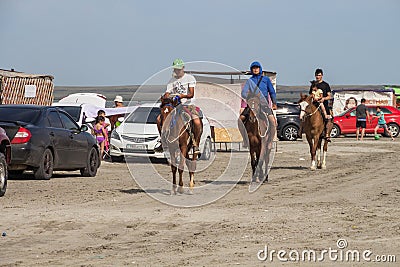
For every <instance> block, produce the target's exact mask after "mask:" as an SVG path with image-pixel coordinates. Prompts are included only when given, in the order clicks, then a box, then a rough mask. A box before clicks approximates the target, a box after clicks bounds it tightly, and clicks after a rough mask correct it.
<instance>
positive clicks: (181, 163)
mask: <svg viewBox="0 0 400 267" xmlns="http://www.w3.org/2000/svg"><path fill="white" fill-rule="evenodd" d="M180 152H181V155H180V157H179V169H178V173H179V187H178V192H179V193H180V194H182V193H183V170H184V169H185V161H186V158H185V155H186V153H187V146H181V149H180Z"/></svg>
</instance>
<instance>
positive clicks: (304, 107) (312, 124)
mask: <svg viewBox="0 0 400 267" xmlns="http://www.w3.org/2000/svg"><path fill="white" fill-rule="evenodd" d="M298 103H299V104H300V107H301V112H300V119H301V120H302V125H303V132H304V133H305V134H306V138H307V141H308V145H309V146H310V154H311V170H315V169H316V168H317V167H318V168H319V169H321V168H322V169H326V154H327V151H328V141H327V140H326V139H325V138H324V136H325V133H324V130H325V124H324V119H323V117H322V114H321V110H320V107H319V106H318V107H316V106H315V105H314V104H313V97H312V95H309V96H307V95H303V94H300V100H299V102H298ZM322 140H325V141H324V147H323V152H322V151H321V146H322ZM317 152H319V158H318V157H317V158H318V162H317V164H316V161H315V159H316V154H317Z"/></svg>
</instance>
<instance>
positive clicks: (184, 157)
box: [160, 98, 203, 194]
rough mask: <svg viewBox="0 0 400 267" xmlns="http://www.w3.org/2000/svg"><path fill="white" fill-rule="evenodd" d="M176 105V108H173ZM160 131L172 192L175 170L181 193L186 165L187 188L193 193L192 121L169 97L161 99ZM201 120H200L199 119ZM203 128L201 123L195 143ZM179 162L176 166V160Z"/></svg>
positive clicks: (174, 190) (174, 182) (175, 187)
mask: <svg viewBox="0 0 400 267" xmlns="http://www.w3.org/2000/svg"><path fill="white" fill-rule="evenodd" d="M175 107H176V108H175ZM160 109H161V122H162V132H161V140H162V143H163V147H164V148H166V149H167V150H168V151H169V154H170V165H171V171H172V191H171V193H172V194H176V192H177V185H176V171H177V170H178V173H179V187H178V192H179V193H183V171H184V168H185V163H186V166H187V168H188V170H189V178H190V181H189V189H190V193H193V188H194V172H195V171H196V160H197V154H196V153H191V154H189V152H190V150H191V149H192V148H193V141H194V140H193V138H194V137H193V134H192V132H191V131H192V128H193V123H192V122H191V117H190V115H189V114H188V113H186V112H185V111H184V110H183V106H182V105H177V103H176V102H174V101H173V100H172V99H171V98H166V99H163V100H162V103H161V106H160ZM200 121H201V120H200ZM202 130H203V125H202V124H201V129H200V134H199V135H198V136H196V139H197V140H196V143H197V144H199V143H200V136H201V133H202ZM178 159H179V164H178V166H177V161H178Z"/></svg>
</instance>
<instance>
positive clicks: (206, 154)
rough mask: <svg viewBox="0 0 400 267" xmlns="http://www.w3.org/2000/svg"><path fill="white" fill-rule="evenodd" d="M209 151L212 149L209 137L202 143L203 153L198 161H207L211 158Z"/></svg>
mask: <svg viewBox="0 0 400 267" xmlns="http://www.w3.org/2000/svg"><path fill="white" fill-rule="evenodd" d="M211 149H212V144H211V139H210V138H209V137H207V140H206V142H205V143H204V149H203V153H201V156H200V159H201V160H209V159H210V157H211Z"/></svg>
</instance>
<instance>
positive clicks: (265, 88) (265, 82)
mask: <svg viewBox="0 0 400 267" xmlns="http://www.w3.org/2000/svg"><path fill="white" fill-rule="evenodd" d="M254 66H259V67H260V74H258V75H255V74H253V73H252V75H253V76H251V78H250V79H248V80H247V82H246V84H245V85H244V87H243V89H242V98H243V99H246V98H247V94H248V92H249V91H250V90H251V91H252V92H254V90H257V91H256V93H257V92H260V91H261V95H262V96H264V97H261V101H262V102H264V103H268V95H269V97H270V98H271V100H272V103H274V104H276V92H275V89H274V86H273V85H272V83H271V80H270V79H269V77H267V76H262V67H261V64H260V63H259V62H257V61H254V62H253V63H251V65H250V71H251V68H252V67H254ZM260 78H261V79H262V80H261V82H260V85H259V88H258V89H256V87H257V83H258V81H259V79H260Z"/></svg>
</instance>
